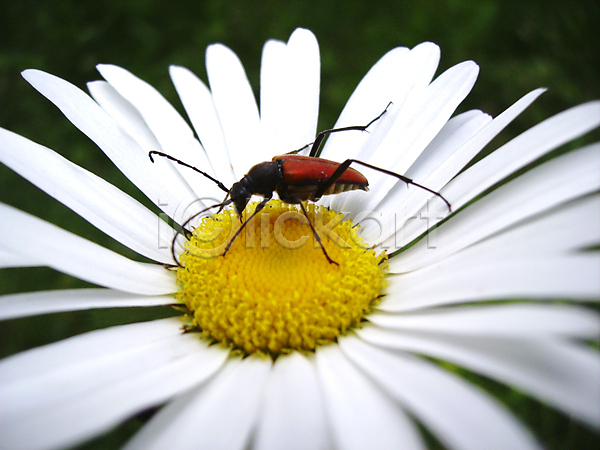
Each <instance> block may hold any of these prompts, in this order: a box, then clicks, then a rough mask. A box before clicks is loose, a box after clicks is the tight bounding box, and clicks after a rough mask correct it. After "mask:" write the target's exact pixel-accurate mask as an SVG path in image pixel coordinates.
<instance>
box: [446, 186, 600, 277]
mask: <svg viewBox="0 0 600 450" xmlns="http://www.w3.org/2000/svg"><path fill="white" fill-rule="evenodd" d="M598 243H600V196H598V195H595V196H593V197H586V198H583V199H580V200H578V201H574V202H571V203H569V204H567V205H565V206H564V207H561V208H558V209H556V210H553V211H550V212H549V213H548V214H545V215H543V216H537V217H535V218H534V219H533V220H531V221H529V222H526V223H523V224H519V226H517V227H515V228H510V229H508V230H505V231H503V232H501V233H499V234H497V235H494V236H492V237H490V238H487V239H484V240H483V241H479V242H477V243H476V244H474V245H471V246H470V247H467V248H465V249H464V250H461V251H460V252H458V253H455V254H454V255H452V256H451V257H450V258H451V259H452V261H453V262H454V263H455V264H458V265H461V264H463V263H465V262H469V263H471V264H472V263H475V264H476V261H479V262H480V263H481V264H485V263H486V262H488V261H494V262H498V261H501V260H515V259H519V258H532V257H538V256H542V255H548V256H550V255H555V254H564V253H573V252H576V251H577V250H581V249H583V248H586V247H591V246H594V245H596V244H598ZM442 261H443V262H442V263H443V264H445V262H444V261H445V260H442Z"/></svg>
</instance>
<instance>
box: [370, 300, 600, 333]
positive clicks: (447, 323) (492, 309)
mask: <svg viewBox="0 0 600 450" xmlns="http://www.w3.org/2000/svg"><path fill="white" fill-rule="evenodd" d="M368 319H369V321H370V322H372V323H374V324H375V325H377V326H380V327H384V328H391V329H394V330H399V331H414V332H419V333H447V334H455V335H459V336H490V337H509V338H510V337H512V338H516V337H520V338H526V337H531V338H535V337H537V336H540V335H542V334H555V335H559V336H563V337H571V338H576V339H594V338H596V337H598V336H600V315H599V314H597V313H595V312H594V311H592V310H589V309H587V308H581V307H577V306H572V305H568V306H567V305H544V304H541V305H540V304H508V305H507V304H503V305H490V306H478V307H463V308H447V309H442V308H436V309H433V310H429V311H417V312H412V313H406V312H405V313H402V314H386V313H374V314H370V315H369V317H368Z"/></svg>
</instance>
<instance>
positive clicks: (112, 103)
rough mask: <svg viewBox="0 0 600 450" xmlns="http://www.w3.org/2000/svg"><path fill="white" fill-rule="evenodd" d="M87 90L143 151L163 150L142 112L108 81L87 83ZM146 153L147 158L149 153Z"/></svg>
mask: <svg viewBox="0 0 600 450" xmlns="http://www.w3.org/2000/svg"><path fill="white" fill-rule="evenodd" d="M87 88H88V90H89V91H90V95H91V96H92V98H93V99H94V100H96V103H98V104H99V105H100V106H101V107H102V109H104V110H105V111H106V112H107V113H108V114H110V115H111V116H112V117H113V118H114V119H115V120H116V121H117V122H118V123H119V125H120V126H121V127H122V128H123V129H125V131H127V133H128V134H129V135H130V136H131V137H133V138H134V139H135V140H136V141H137V143H138V144H139V146H140V147H141V149H153V150H158V149H160V148H161V146H160V143H159V142H158V139H156V136H154V134H153V133H152V131H151V130H150V128H148V125H147V124H146V122H145V121H144V118H143V117H142V115H141V114H140V112H139V111H138V110H137V109H136V108H135V106H133V105H132V104H131V103H130V102H129V101H128V100H127V99H126V98H125V97H123V96H122V95H121V94H119V92H118V91H117V90H116V89H115V88H114V87H113V86H111V85H110V84H109V83H108V82H106V81H90V82H88V83H87ZM144 153H145V154H146V155H145V156H147V151H146V152H144Z"/></svg>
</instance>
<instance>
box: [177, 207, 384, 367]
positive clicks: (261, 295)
mask: <svg viewBox="0 0 600 450" xmlns="http://www.w3.org/2000/svg"><path fill="white" fill-rule="evenodd" d="M254 208H255V204H250V205H249V206H248V207H247V208H246V211H245V212H244V216H243V220H246V217H247V215H249V214H251V213H252V212H253V211H254ZM306 208H307V211H308V215H309V217H310V220H311V222H312V223H313V225H314V227H315V229H316V231H317V233H318V234H319V236H320V237H321V240H322V242H323V245H324V247H325V249H326V251H327V254H328V255H329V257H330V258H331V259H332V260H333V261H335V262H336V263H338V264H339V265H336V264H331V263H329V262H328V261H327V259H326V257H325V255H324V254H323V251H322V249H321V247H320V246H319V244H318V242H317V241H316V240H315V239H314V235H313V233H312V231H311V229H310V227H309V224H308V221H307V219H306V217H305V216H304V215H303V214H302V210H301V209H300V208H299V206H298V205H290V204H287V203H283V202H281V201H279V200H272V201H270V202H269V203H268V204H267V206H266V207H265V208H264V209H263V211H261V213H259V214H258V215H257V216H256V217H255V218H254V219H253V220H252V221H251V222H249V223H248V225H247V226H246V229H245V230H243V231H242V232H241V233H240V234H239V235H238V236H237V238H235V240H234V241H233V243H232V244H231V246H230V248H229V250H228V251H227V253H226V255H225V256H222V255H223V252H224V251H225V248H226V246H227V245H228V244H229V243H230V242H231V240H232V237H233V236H234V234H235V232H236V231H237V230H238V228H239V227H240V222H239V220H238V218H237V216H236V215H235V214H234V213H233V211H231V210H225V211H223V212H221V213H219V214H215V215H213V216H211V217H205V218H204V219H203V220H202V221H201V223H200V225H199V226H198V227H197V228H196V229H195V230H194V233H193V236H192V238H191V240H190V242H188V243H187V244H186V251H185V252H184V253H183V254H182V256H181V258H180V259H181V264H182V265H183V268H180V269H179V270H178V272H177V279H178V282H179V283H180V289H179V292H178V294H177V299H178V300H180V301H181V302H183V303H185V304H186V306H187V308H188V310H189V311H190V315H189V319H190V321H191V326H192V329H196V330H198V331H200V332H201V333H202V336H204V337H206V338H209V339H211V340H214V341H218V342H221V343H222V344H224V345H226V346H228V347H230V348H232V349H236V350H241V351H242V352H243V353H245V354H250V353H254V352H259V353H262V354H270V355H273V356H276V355H278V354H280V353H287V352H290V351H292V350H299V351H312V350H314V349H315V348H316V347H317V346H318V345H322V344H326V343H328V342H332V341H335V339H336V338H337V336H339V335H340V334H344V333H346V332H347V331H348V330H349V329H351V328H353V327H356V326H359V325H360V323H361V321H362V319H363V317H364V316H365V314H368V313H369V312H371V310H372V309H373V307H374V306H375V305H376V304H377V303H378V301H379V297H380V295H381V291H382V289H383V287H384V284H385V274H386V271H387V262H386V261H387V260H386V257H385V255H384V254H380V255H377V254H376V253H375V252H374V251H373V250H372V249H369V248H365V246H364V244H363V243H362V241H361V239H360V238H359V237H358V235H357V231H358V230H357V228H358V227H354V228H353V225H352V221H350V220H346V221H342V216H341V215H340V214H338V213H336V212H335V211H332V210H329V209H327V208H324V207H321V206H317V205H314V204H309V205H306Z"/></svg>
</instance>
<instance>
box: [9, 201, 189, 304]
mask: <svg viewBox="0 0 600 450" xmlns="http://www.w3.org/2000/svg"><path fill="white" fill-rule="evenodd" d="M0 212H1V213H2V214H1V215H2V220H1V221H0V247H2V248H5V249H8V250H9V251H11V252H14V253H19V254H21V253H22V254H25V255H28V256H29V257H31V258H32V259H33V258H35V259H39V261H40V262H41V263H43V264H44V265H46V266H48V267H52V268H53V269H56V270H59V271H61V272H63V273H67V274H69V275H73V276H75V277H77V278H80V279H82V280H86V281H90V282H92V283H95V284H98V285H100V286H104V287H110V288H113V289H118V290H121V291H125V292H131V293H134V294H141V295H161V294H171V293H173V292H175V291H177V285H176V284H175V275H174V274H173V273H172V272H169V271H168V270H165V269H164V268H163V267H162V266H159V265H154V264H145V263H140V262H136V261H132V260H130V259H127V258H125V257H124V256H121V255H119V254H117V253H114V252H112V251H110V250H107V249H105V248H104V247H100V246H99V245H97V244H94V243H93V242H90V241H88V240H86V239H83V238H81V237H79V236H76V235H74V234H72V233H69V232H68V231H65V230H63V229H61V228H58V227H56V226H54V225H52V224H50V223H48V222H44V221H43V220H41V219H38V218H37V217H34V216H31V215H29V214H26V213H24V212H21V211H19V210H17V209H14V208H12V207H10V206H7V205H3V204H0Z"/></svg>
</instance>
